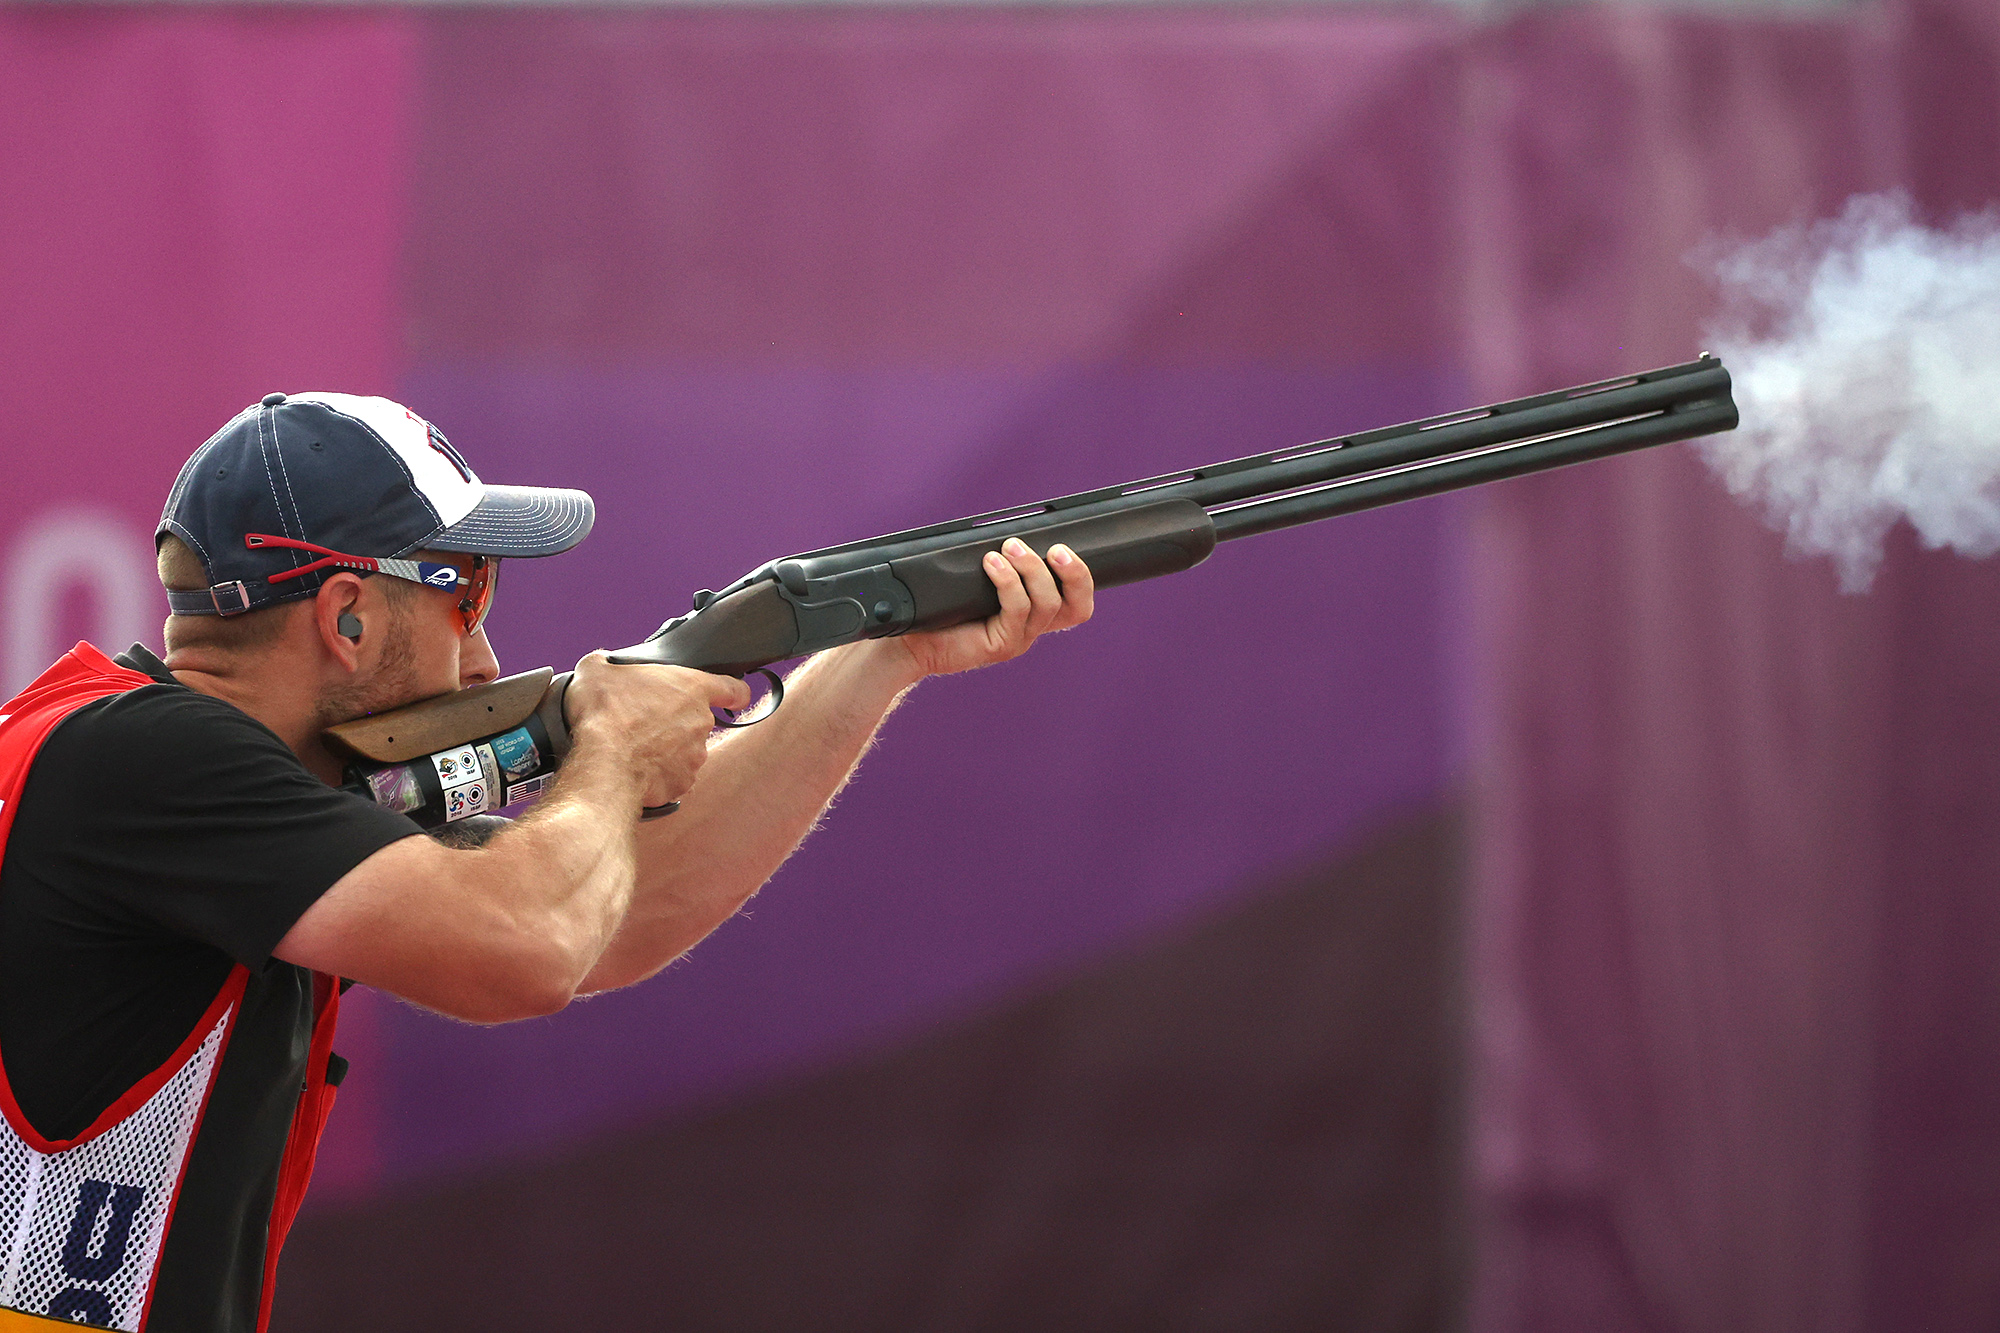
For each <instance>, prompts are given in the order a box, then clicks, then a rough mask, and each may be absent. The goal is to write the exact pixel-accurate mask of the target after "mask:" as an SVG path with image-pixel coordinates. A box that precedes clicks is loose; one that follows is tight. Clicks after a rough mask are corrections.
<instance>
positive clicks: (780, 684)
mask: <svg viewBox="0 0 2000 1333" xmlns="http://www.w3.org/2000/svg"><path fill="white" fill-rule="evenodd" d="M744 674H745V676H762V677H763V678H764V679H765V680H768V681H770V682H771V692H770V693H769V694H767V695H765V696H764V697H763V698H762V699H760V700H758V701H757V702H756V703H753V704H751V705H750V708H751V710H752V711H754V712H755V713H756V714H757V715H756V716H755V717H753V718H751V719H750V720H749V721H748V722H739V721H737V720H736V713H737V710H736V709H734V708H718V709H716V710H715V711H716V712H717V713H720V714H721V715H722V717H721V719H719V720H717V722H716V724H715V725H716V726H718V727H723V728H725V729H727V730H730V731H738V730H741V729H742V728H744V727H754V726H756V725H757V724H758V723H759V722H762V721H763V720H764V719H765V718H767V717H769V716H771V714H773V713H775V712H777V711H778V705H779V704H781V703H783V702H784V701H785V682H784V681H782V680H779V679H778V673H777V672H775V671H768V670H766V669H765V668H763V667H758V668H757V669H756V670H754V671H748V672H745V673H744ZM764 704H768V705H770V706H769V707H762V705H764Z"/></svg>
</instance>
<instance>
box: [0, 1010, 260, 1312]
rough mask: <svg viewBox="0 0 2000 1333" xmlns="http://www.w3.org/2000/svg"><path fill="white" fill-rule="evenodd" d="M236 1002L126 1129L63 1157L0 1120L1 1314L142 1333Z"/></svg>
mask: <svg viewBox="0 0 2000 1333" xmlns="http://www.w3.org/2000/svg"><path fill="white" fill-rule="evenodd" d="M236 1008H237V1006H236V1004H231V1005H229V1006H227V1007H226V1008H225V1009H224V1010H223V1012H222V1014H221V1015H220V1016H219V1017H218V1018H217V1019H215V1021H214V1026H213V1027H212V1028H210V1029H209V1031H208V1032H207V1033H206V1034H205V1035H204V1036H203V1038H202V1040H201V1043H200V1044H199V1045H198V1046H196V1047H195V1050H194V1053H193V1054H192V1055H191V1056H190V1057H189V1058H188V1060H187V1063H186V1064H184V1065H182V1066H181V1067H180V1069H178V1070H176V1071H175V1072H174V1074H173V1075H172V1076H171V1077H170V1078H168V1079H167V1081H166V1082H165V1083H164V1084H163V1085H161V1087H160V1088H159V1090H158V1091H156V1092H155V1093H154V1094H153V1095H152V1096H151V1097H149V1098H147V1099H146V1101H145V1102H144V1103H142V1104H141V1105H140V1106H138V1107H137V1108H136V1109H134V1110H133V1111H132V1112H131V1113H130V1114H128V1115H126V1116H125V1118H124V1119H122V1120H119V1121H117V1122H116V1123H115V1124H112V1125H111V1126H109V1127H108V1128H106V1129H104V1130H103V1131H102V1132H100V1133H99V1134H97V1135H96V1136H95V1137H93V1138H90V1139H87V1140H85V1141H84V1142H82V1143H79V1144H77V1145H75V1146H74V1147H71V1148H65V1149H63V1150H61V1151H59V1152H53V1153H42V1152H37V1151H35V1149H34V1148H32V1147H30V1146H29V1145H28V1143H27V1142H25V1141H24V1140H23V1139H22V1138H21V1137H20V1135H19V1134H17V1133H15V1131H14V1128H13V1126H12V1125H11V1124H9V1123H8V1122H7V1120H6V1119H5V1118H4V1117H0V1307H4V1308H7V1309H13V1310H19V1311H22V1312H23V1313H27V1314H35V1315H49V1316H53V1317H55V1318H58V1319H70V1320H75V1321H79V1322H86V1323H90V1324H96V1325H99V1326H101V1327H105V1328H117V1329H127V1330H136V1329H138V1327H139V1323H140V1320H141V1319H143V1318H144V1317H145V1313H146V1300H147V1296H148V1295H149V1294H150V1292H151V1291H152V1285H153V1277H154V1274H155V1273H156V1272H157V1270H158V1268H159V1260H160V1247H161V1246H162V1244H163V1243H164V1242H165V1240H166V1233H167V1219H168V1215H169V1214H170V1213H171V1212H172V1211H173V1202H174V1195H175V1193H176V1192H177V1190H178V1188H179V1185H180V1179H181V1168H182V1165H183V1164H184V1163H185V1162H186V1160H187V1155H188V1148H189V1145H190V1144H191V1143H192V1142H193V1140H194V1133H195V1127H196V1125H197V1124H198V1123H199V1122H200V1120H201V1111H202V1106H203V1104H204V1102H205V1101H206V1100H207V1097H208V1090H209V1087H210V1085H211V1084H212V1083H213V1082H214V1081H215V1074H216V1069H217V1066H218V1064H219V1063H220V1057H221V1054H222V1045H223V1041H224V1038H225V1037H226V1036H227V1034H228V1031H229V1022H230V1019H231V1018H232V1017H233V1016H234V1014H235V1012H236Z"/></svg>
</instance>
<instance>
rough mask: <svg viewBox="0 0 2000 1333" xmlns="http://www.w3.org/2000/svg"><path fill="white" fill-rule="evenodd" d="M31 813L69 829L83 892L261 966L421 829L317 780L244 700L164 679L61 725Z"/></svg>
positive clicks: (66, 845) (70, 869) (65, 842)
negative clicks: (328, 897)
mask: <svg viewBox="0 0 2000 1333" xmlns="http://www.w3.org/2000/svg"><path fill="white" fill-rule="evenodd" d="M31 816H32V818H33V819H34V820H35V821H37V822H38V823H40V822H41V821H44V820H47V821H49V823H47V824H44V825H43V827H54V828H60V829H61V830H62V833H63V836H61V837H60V838H57V839H53V840H49V841H48V842H45V843H44V846H46V847H48V848H49V849H50V852H49V854H51V855H54V856H56V857H58V858H59V859H61V860H62V861H63V862H64V863H65V864H64V865H63V867H62V869H63V871H64V873H63V874H62V875H61V876H60V879H61V882H63V883H65V884H67V885H70V886H72V887H73V889H74V891H75V892H76V893H77V894H78V895H79V896H80V897H84V898H88V899H91V900H93V902H94V905H96V906H98V907H100V908H102V909H103V910H104V911H106V912H107V913H109V914H111V915H113V916H115V917H121V918H125V919H127V920H129V921H130V922H132V923H133V924H134V925H142V924H143V925H150V926H155V927H158V928H161V929H164V930H167V931H170V932H172V933H174V934H176V935H181V936H184V937H188V938H192V939H196V940H200V941H202V942H204V943H207V944H211V945H213V946H214V947H216V948H218V949H220V950H222V951H223V952H225V953H227V954H228V955H229V956H230V957H232V958H234V959H235V960H236V961H237V962H240V963H242V964H244V965H245V966H248V967H251V968H253V969H254V968H261V967H263V966H264V964H265V963H266V962H267V961H268V960H269V958H270V955H271V950H272V949H274V948H276V947H277V945H278V942H279V941H280V940H282V939H283V938H284V937H285V934H286V932H287V931H289V930H290V929H291V928H292V926H293V925H294V924H295V923H296V922H297V921H298V919H299V918H300V917H301V916H303V915H304V914H305V911H306V909H307V908H309V907H311V906H312V905H313V903H315V902H317V901H318V900H319V896H320V895H321V894H323V893H325V892H326V891H327V889H329V888H331V887H332V886H333V884H334V883H335V882H336V881H337V880H339V879H340V877H341V876H343V875H345V874H346V873H347V872H348V871H350V870H352V869H353V868H354V867H355V866H357V865H359V864H361V862H363V861H365V860H367V859H368V858H369V857H370V856H372V855H374V854H375V853H376V852H377V851H380V850H381V849H382V848H384V847H386V846H388V845H389V844H390V843H392V842H396V841H398V840H400V839H402V838H406V837H409V836H411V835H412V834H414V833H417V832H418V831H419V830H418V828H417V826H416V825H415V824H413V823H412V822H411V821H409V820H408V819H406V818H404V817H403V816H401V815H398V814H394V813H392V812H390V811H388V810H384V809H382V808H381V807H379V806H377V805H375V804H373V803H372V802H370V801H367V800H364V799H362V798H361V797H359V796H356V795H354V794H353V793H351V792H343V791H339V790H337V789H335V788H332V787H329V786H327V785H326V784H325V783H323V782H321V781H320V780H319V779H317V778H315V777H314V776H313V775H312V774H311V773H309V772H307V771H306V768H305V766H304V765H303V764H301V763H300V762H299V760H298V757H297V756H296V755H294V754H293V753H292V752H291V751H290V750H289V749H288V748H287V747H286V746H285V744H284V742H283V741H281V740H279V739H278V737H277V735H276V733H274V732H272V731H271V730H270V729H269V728H267V727H265V726H264V725H263V724H262V723H260V722H258V721H257V720H256V719H254V718H252V717H251V716H250V715H249V714H247V713H245V712H243V711H242V710H241V709H238V708H236V707H235V706H234V705H232V704H229V703H226V702H224V701H223V700H220V699H216V698H212V697H210V696H208V695H204V694H201V693H198V692H196V691H194V690H189V689H186V688H184V687H181V686H176V685H164V684H163V685H155V686H143V687H141V688H139V689H137V690H133V691H131V692H129V693H127V694H122V695H117V696H114V697H112V698H110V699H107V700H103V701H101V702H99V703H96V704H92V705H88V706H86V707H85V708H83V709H80V710H78V712H77V713H76V714H75V715H73V716H71V717H70V718H68V719H66V720H65V721H64V722H63V723H62V724H61V725H60V726H58V727H57V728H56V729H55V731H54V732H53V733H51V734H50V736H49V738H48V740H47V741H45V742H44V743H43V746H42V750H41V753H40V754H39V755H38V756H37V757H36V759H35V762H34V765H33V767H32V768H31V769H30V771H29V778H28V786H27V788H26V789H25V790H24V791H23V792H22V801H21V813H20V816H19V821H25V820H27V819H29V818H30V817H31ZM19 821H17V822H19Z"/></svg>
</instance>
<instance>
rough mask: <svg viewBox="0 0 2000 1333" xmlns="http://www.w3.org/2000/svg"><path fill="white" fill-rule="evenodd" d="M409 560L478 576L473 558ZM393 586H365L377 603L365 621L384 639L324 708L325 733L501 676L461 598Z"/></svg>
mask: <svg viewBox="0 0 2000 1333" xmlns="http://www.w3.org/2000/svg"><path fill="white" fill-rule="evenodd" d="M409 558H410V559H413V560H427V561H433V562H436V563H439V564H450V565H457V566H458V567H459V569H460V572H461V573H466V574H470V573H471V572H472V557H471V556H469V555H458V554H454V553H450V552H432V551H419V552H416V553H415V554H414V555H412V556H410V557H409ZM391 582H392V581H391V580H390V579H389V577H388V576H387V575H382V574H378V575H376V576H375V577H374V578H371V579H367V580H365V581H364V583H363V587H364V588H365V589H366V593H365V596H366V599H367V600H368V601H369V602H370V603H372V605H371V606H370V607H369V609H368V611H367V613H366V614H365V615H364V616H363V620H364V623H366V622H367V621H368V620H370V619H373V620H374V621H376V622H377V623H383V624H385V628H384V630H383V632H382V634H381V637H380V639H379V640H378V641H377V642H376V643H375V644H373V645H369V647H371V648H372V649H373V657H372V660H371V659H369V658H367V657H364V659H363V670H362V671H361V672H360V673H359V674H357V676H356V677H355V678H354V679H353V680H352V681H349V682H348V683H346V684H344V685H342V686H341V687H340V688H339V689H337V690H335V691H333V692H331V693H330V694H328V695H327V696H326V697H325V698H324V699H322V700H321V701H320V707H319V714H320V717H321V719H322V725H323V726H332V725H334V724H335V723H338V722H346V721H350V720H352V719H353V718H357V717H362V716H364V715H366V714H369V713H381V712H386V711H387V710H389V709H391V708H399V707H401V706H402V705H404V704H408V703H415V702H417V701H418V700H419V699H429V698H433V697H435V696H437V695H440V694H449V693H451V692H452V691H453V690H459V689H465V688H467V687H469V686H473V685H484V684H486V683H487V682H488V681H492V680H497V679H499V677H500V663H499V661H498V659H496V658H495V656H494V653H493V646H492V644H491V643H490V642H488V640H487V638H486V629H485V627H484V626H483V625H482V626H481V627H480V628H479V629H476V630H474V631H473V632H472V633H471V634H467V633H466V632H465V617H464V615H463V614H462V613H461V612H460V610H459V603H460V602H461V601H462V600H464V598H463V594H462V593H460V592H452V591H447V590H445V589H440V588H427V587H422V586H419V585H417V584H414V583H404V584H402V586H400V587H394V588H392V587H391V586H390V585H391ZM364 642H365V640H364Z"/></svg>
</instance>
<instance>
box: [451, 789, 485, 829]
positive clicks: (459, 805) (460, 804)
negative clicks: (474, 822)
mask: <svg viewBox="0 0 2000 1333" xmlns="http://www.w3.org/2000/svg"><path fill="white" fill-rule="evenodd" d="M485 813H486V784H485V783H484V782H468V783H466V784H465V785H464V786H463V787H453V788H452V789H451V790H449V791H447V792H446V793H445V794H444V822H445V823H447V824H451V823H456V822H457V821H458V820H461V819H470V818H472V817H473V816H474V815H482V814H485Z"/></svg>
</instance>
